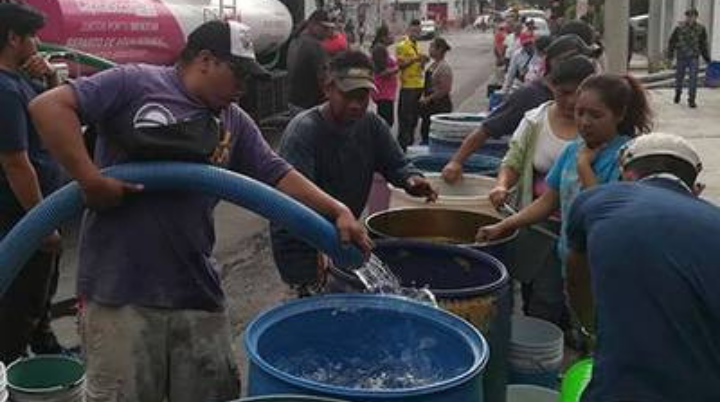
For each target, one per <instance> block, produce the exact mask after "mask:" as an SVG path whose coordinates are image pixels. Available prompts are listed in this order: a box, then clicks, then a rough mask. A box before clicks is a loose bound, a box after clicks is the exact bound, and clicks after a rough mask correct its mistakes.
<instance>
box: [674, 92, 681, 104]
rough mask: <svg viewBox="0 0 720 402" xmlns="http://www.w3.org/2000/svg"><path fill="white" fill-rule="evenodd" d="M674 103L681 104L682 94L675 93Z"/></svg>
mask: <svg viewBox="0 0 720 402" xmlns="http://www.w3.org/2000/svg"><path fill="white" fill-rule="evenodd" d="M673 102H675V103H676V104H677V103H680V93H679V92H675V99H674V100H673Z"/></svg>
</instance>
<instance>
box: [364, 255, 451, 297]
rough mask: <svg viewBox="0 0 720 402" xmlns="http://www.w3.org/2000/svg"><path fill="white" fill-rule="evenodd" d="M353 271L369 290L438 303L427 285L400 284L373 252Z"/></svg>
mask: <svg viewBox="0 0 720 402" xmlns="http://www.w3.org/2000/svg"><path fill="white" fill-rule="evenodd" d="M354 272H355V275H356V276H357V277H358V278H359V279H360V281H361V282H362V283H363V285H364V286H365V289H366V290H368V291H369V292H373V293H381V294H393V295H399V296H403V297H407V298H409V299H413V300H416V301H419V302H422V303H427V304H431V305H433V306H435V307H437V305H438V304H437V300H436V299H435V295H434V294H433V293H432V292H431V291H430V289H429V288H428V287H427V285H425V286H423V287H420V288H414V287H404V286H402V285H401V284H400V280H399V279H398V278H397V276H395V274H393V272H392V271H391V270H390V268H389V267H388V266H387V265H386V264H385V263H384V262H382V261H381V260H380V259H379V258H378V257H377V256H376V255H375V254H371V255H370V259H369V260H368V261H367V262H366V263H365V264H364V265H363V266H362V267H360V268H358V269H356V270H355V271H354Z"/></svg>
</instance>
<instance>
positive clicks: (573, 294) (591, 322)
mask: <svg viewBox="0 0 720 402" xmlns="http://www.w3.org/2000/svg"><path fill="white" fill-rule="evenodd" d="M567 290H568V298H569V302H570V307H571V308H572V309H573V311H574V312H575V314H576V315H577V317H578V320H579V321H580V324H581V325H582V326H583V328H586V329H587V330H588V331H590V332H594V328H595V302H594V300H593V295H592V286H591V282H590V266H589V264H588V260H587V255H586V254H585V253H581V252H579V251H575V250H572V249H571V250H570V252H569V253H568V256H567Z"/></svg>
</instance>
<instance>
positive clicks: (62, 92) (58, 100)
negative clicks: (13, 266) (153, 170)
mask: <svg viewBox="0 0 720 402" xmlns="http://www.w3.org/2000/svg"><path fill="white" fill-rule="evenodd" d="M29 110H30V115H31V116H32V118H33V121H34V122H35V126H36V128H37V130H38V133H39V134H40V136H41V137H42V140H43V143H44V144H45V146H46V147H47V148H48V150H49V151H50V152H51V153H52V154H53V156H54V157H55V158H56V159H57V160H58V161H59V162H60V164H61V165H62V166H63V167H65V169H66V170H67V171H68V173H70V175H71V176H72V177H74V178H75V179H76V180H77V181H78V184H79V185H80V187H81V188H82V190H83V194H84V196H85V202H86V204H87V205H88V206H89V207H91V208H97V209H104V208H109V207H113V206H116V205H118V204H119V203H120V202H121V200H122V197H123V195H124V194H125V193H128V192H137V191H140V190H142V186H139V185H137V184H130V183H125V182H121V181H119V180H115V179H112V178H109V177H104V176H102V174H101V173H100V170H98V168H97V167H96V166H95V164H93V162H92V160H91V159H90V155H88V152H87V148H85V144H84V143H83V140H82V132H81V130H80V119H79V117H78V114H79V112H78V102H77V99H76V98H75V94H74V93H73V91H72V89H71V88H70V87H69V86H67V85H63V86H60V87H58V88H55V89H52V90H50V91H48V92H45V93H43V94H42V95H40V96H38V97H37V98H35V99H34V100H33V101H32V102H31V103H30V106H29Z"/></svg>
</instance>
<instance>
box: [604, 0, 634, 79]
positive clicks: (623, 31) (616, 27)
mask: <svg viewBox="0 0 720 402" xmlns="http://www.w3.org/2000/svg"><path fill="white" fill-rule="evenodd" d="M610 3H612V6H610ZM603 8H604V9H605V16H604V18H605V24H604V26H605V31H604V32H605V35H604V36H605V38H604V42H605V51H606V54H607V71H608V72H611V73H617V74H625V73H626V72H627V64H628V34H629V27H628V24H629V20H630V0H606V1H605V7H603Z"/></svg>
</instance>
